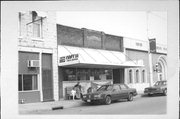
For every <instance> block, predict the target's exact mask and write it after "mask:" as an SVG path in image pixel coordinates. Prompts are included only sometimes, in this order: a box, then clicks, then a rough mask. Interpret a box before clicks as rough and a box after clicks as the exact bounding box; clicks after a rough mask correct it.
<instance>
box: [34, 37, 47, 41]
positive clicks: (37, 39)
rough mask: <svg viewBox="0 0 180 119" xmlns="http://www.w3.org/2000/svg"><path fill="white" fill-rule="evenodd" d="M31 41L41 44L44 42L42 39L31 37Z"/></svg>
mask: <svg viewBox="0 0 180 119" xmlns="http://www.w3.org/2000/svg"><path fill="white" fill-rule="evenodd" d="M31 39H32V40H33V41H41V42H43V41H44V39H43V38H34V37H32V38H31Z"/></svg>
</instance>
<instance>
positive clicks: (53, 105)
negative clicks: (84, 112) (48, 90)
mask: <svg viewBox="0 0 180 119" xmlns="http://www.w3.org/2000/svg"><path fill="white" fill-rule="evenodd" d="M141 96H142V94H138V95H137V96H135V97H134V98H138V97H141ZM83 104H84V102H83V101H82V100H81V99H79V100H63V99H61V100H59V101H52V102H37V103H27V104H19V113H20V114H28V113H33V112H39V111H48V110H53V109H65V108H72V107H79V106H82V105H83Z"/></svg>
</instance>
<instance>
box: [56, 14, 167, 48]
mask: <svg viewBox="0 0 180 119" xmlns="http://www.w3.org/2000/svg"><path fill="white" fill-rule="evenodd" d="M56 15H57V23H58V24H61V25H67V26H71V27H75V28H87V29H92V30H97V31H103V32H105V33H107V34H112V35H117V36H124V37H129V38H134V39H139V40H145V41H147V39H148V38H156V42H157V43H158V44H163V45H167V13H166V12H164V11H150V12H146V11H133V12H131V11H59V12H57V14H56Z"/></svg>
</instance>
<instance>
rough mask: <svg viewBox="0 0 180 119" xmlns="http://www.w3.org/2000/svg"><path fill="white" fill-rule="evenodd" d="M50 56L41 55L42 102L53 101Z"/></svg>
mask: <svg viewBox="0 0 180 119" xmlns="http://www.w3.org/2000/svg"><path fill="white" fill-rule="evenodd" d="M52 77H53V76H52V55H51V54H42V91H43V101H52V100H53V78H52Z"/></svg>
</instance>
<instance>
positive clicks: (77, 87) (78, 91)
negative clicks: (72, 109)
mask: <svg viewBox="0 0 180 119" xmlns="http://www.w3.org/2000/svg"><path fill="white" fill-rule="evenodd" d="M74 89H75V91H76V98H81V95H82V94H81V85H80V82H77V84H76V85H75V86H74Z"/></svg>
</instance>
